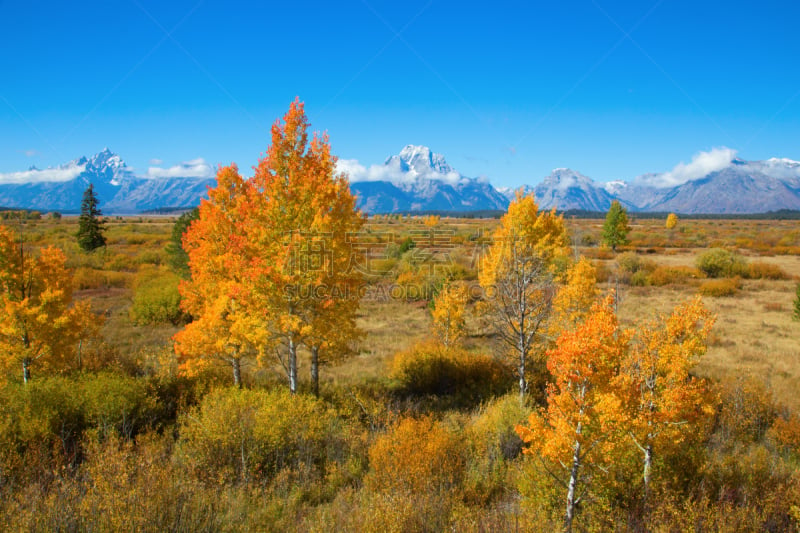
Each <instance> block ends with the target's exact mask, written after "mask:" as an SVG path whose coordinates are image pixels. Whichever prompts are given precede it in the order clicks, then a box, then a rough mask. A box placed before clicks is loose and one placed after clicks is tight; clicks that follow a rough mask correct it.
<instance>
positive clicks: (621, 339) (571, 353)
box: [518, 297, 630, 464]
mask: <svg viewBox="0 0 800 533" xmlns="http://www.w3.org/2000/svg"><path fill="white" fill-rule="evenodd" d="M629 340H630V332H629V331H627V330H620V329H619V327H618V324H617V319H616V316H615V315H614V311H613V301H612V300H611V298H610V297H608V298H606V299H605V300H603V301H602V302H599V303H597V304H596V305H595V306H594V307H593V308H592V310H591V313H590V314H589V316H588V318H587V319H586V321H585V322H583V323H582V324H581V325H579V326H578V327H577V328H576V329H575V330H573V331H568V332H565V333H564V334H562V335H561V337H559V339H558V341H557V345H556V348H554V349H552V350H549V351H548V352H547V368H548V370H549V371H550V373H551V374H552V376H553V382H552V383H550V384H549V386H548V389H547V403H548V407H547V409H546V410H543V411H541V412H539V413H534V414H532V415H531V418H530V420H529V423H530V427H529V428H527V429H526V428H519V429H518V432H519V433H520V436H521V437H522V438H523V440H525V441H526V442H528V443H530V444H531V447H530V448H529V449H528V453H538V454H542V455H543V456H545V457H548V458H549V459H551V460H553V461H562V462H563V463H564V464H567V463H569V462H570V458H569V456H570V455H571V454H572V453H573V450H574V446H575V443H581V444H587V445H588V444H592V445H595V444H597V443H599V442H604V441H607V440H608V439H609V438H612V437H613V436H614V432H616V431H619V429H620V423H621V420H622V419H623V418H624V416H623V414H622V412H621V409H622V403H621V401H620V399H619V398H618V396H617V395H616V393H617V390H616V387H618V386H619V373H618V372H619V368H620V365H621V363H622V360H623V357H624V355H625V352H626V349H627V346H628V342H629ZM601 449H602V446H596V447H594V448H592V449H587V451H586V452H585V453H587V454H588V453H596V452H599V451H600V450H601ZM592 450H596V452H595V451H592ZM587 459H588V458H587Z"/></svg>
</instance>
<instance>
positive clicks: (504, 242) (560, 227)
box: [480, 191, 569, 287]
mask: <svg viewBox="0 0 800 533" xmlns="http://www.w3.org/2000/svg"><path fill="white" fill-rule="evenodd" d="M568 246H569V239H568V236H567V230H566V226H565V225H564V219H563V218H562V217H560V216H558V215H556V212H555V209H553V210H552V211H544V212H540V211H539V207H538V206H537V205H536V200H535V199H534V196H533V193H531V194H529V195H527V196H524V195H523V194H522V191H518V192H517V196H516V199H515V200H514V201H512V202H511V204H510V205H509V206H508V212H507V213H506V214H505V215H503V217H502V218H501V219H500V226H499V227H498V228H497V230H496V231H495V233H494V235H493V236H492V246H491V248H490V249H489V253H488V254H487V255H486V257H485V258H484V261H483V263H482V264H481V272H480V282H481V285H482V286H484V287H485V286H488V285H491V284H492V283H493V282H494V281H495V280H496V279H498V278H499V277H501V276H502V275H503V270H504V269H507V268H509V267H510V265H512V264H513V262H514V261H515V260H516V259H517V257H519V256H533V255H535V256H537V257H538V258H539V259H540V260H541V261H542V262H543V263H544V264H546V265H548V269H549V270H550V271H553V270H554V265H555V263H556V262H557V261H558V260H560V259H562V258H564V257H567V256H568V255H569V248H568Z"/></svg>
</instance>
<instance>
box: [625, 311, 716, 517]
mask: <svg viewBox="0 0 800 533" xmlns="http://www.w3.org/2000/svg"><path fill="white" fill-rule="evenodd" d="M713 324H714V318H713V316H712V315H711V313H710V312H709V311H708V310H707V309H706V308H705V307H704V306H703V303H702V301H701V300H700V298H699V297H697V298H695V299H694V300H692V301H690V302H688V303H685V304H682V305H679V306H678V307H676V308H675V310H674V311H673V312H672V313H671V314H670V315H669V316H666V317H660V318H659V319H658V320H655V321H650V322H645V323H642V324H639V325H638V326H637V328H636V329H637V332H638V333H637V336H636V338H635V341H634V343H633V348H632V349H631V351H630V354H629V356H628V358H627V359H626V362H625V377H626V378H627V379H628V386H629V390H630V394H631V400H630V405H631V407H630V409H631V415H630V416H631V420H630V429H629V432H628V433H629V435H630V437H631V439H632V440H633V443H634V444H635V445H636V448H638V450H639V451H640V452H641V457H642V483H643V487H644V498H645V502H646V500H647V495H648V490H649V487H650V482H651V476H652V469H653V461H654V459H655V457H656V454H657V453H658V452H659V450H663V449H664V448H669V447H672V448H673V449H674V447H676V446H680V445H681V444H682V443H683V442H684V441H685V439H687V437H689V436H690V435H691V434H693V433H695V432H696V431H697V427H696V426H695V424H696V423H697V422H698V421H700V420H707V417H708V416H709V415H710V414H711V413H712V411H713V406H712V405H710V404H709V403H708V401H707V393H706V392H707V391H706V384H705V383H704V381H703V380H700V379H698V378H696V377H693V376H692V375H691V374H690V370H691V369H692V368H693V367H694V366H695V365H696V364H697V362H698V361H699V359H700V357H701V356H702V355H703V354H705V352H706V347H707V344H706V340H707V338H708V334H709V332H710V331H711V328H712V326H713Z"/></svg>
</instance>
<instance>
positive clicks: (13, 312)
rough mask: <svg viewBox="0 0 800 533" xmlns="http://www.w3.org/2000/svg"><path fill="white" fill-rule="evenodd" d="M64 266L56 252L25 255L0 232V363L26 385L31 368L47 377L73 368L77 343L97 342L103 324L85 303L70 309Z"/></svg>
mask: <svg viewBox="0 0 800 533" xmlns="http://www.w3.org/2000/svg"><path fill="white" fill-rule="evenodd" d="M66 260H67V259H66V256H65V255H64V252H62V251H61V250H60V249H58V248H55V247H47V248H44V249H43V250H41V251H40V252H39V255H38V256H37V257H33V256H32V255H30V254H27V253H26V252H25V250H24V247H23V245H22V243H20V242H18V240H17V237H16V235H15V234H14V233H13V232H11V231H10V230H8V229H7V228H5V227H4V226H0V363H2V364H3V366H5V367H6V368H10V367H12V366H16V365H20V364H21V366H22V379H23V381H24V382H25V383H28V381H30V379H31V367H32V366H33V365H34V364H36V365H38V366H39V367H41V368H42V369H43V370H51V371H60V370H66V369H68V368H70V367H72V366H74V365H75V363H76V361H75V359H76V355H77V353H78V347H79V346H80V344H81V342H82V341H84V340H85V339H87V338H89V337H92V336H96V335H97V334H98V328H99V325H100V324H101V323H102V321H101V319H100V318H99V317H96V316H94V315H93V314H92V312H91V310H90V308H89V303H88V302H76V303H73V301H72V272H71V271H70V269H68V268H67V266H66ZM88 324H94V325H93V326H88Z"/></svg>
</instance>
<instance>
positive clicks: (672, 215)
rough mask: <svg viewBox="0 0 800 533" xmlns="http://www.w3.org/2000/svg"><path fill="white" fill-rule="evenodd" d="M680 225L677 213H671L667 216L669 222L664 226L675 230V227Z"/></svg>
mask: <svg viewBox="0 0 800 533" xmlns="http://www.w3.org/2000/svg"><path fill="white" fill-rule="evenodd" d="M677 225H678V215H676V214H675V213H670V214H669V215H667V221H666V222H665V224H664V226H665V227H666V228H667V229H675V226H677Z"/></svg>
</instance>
